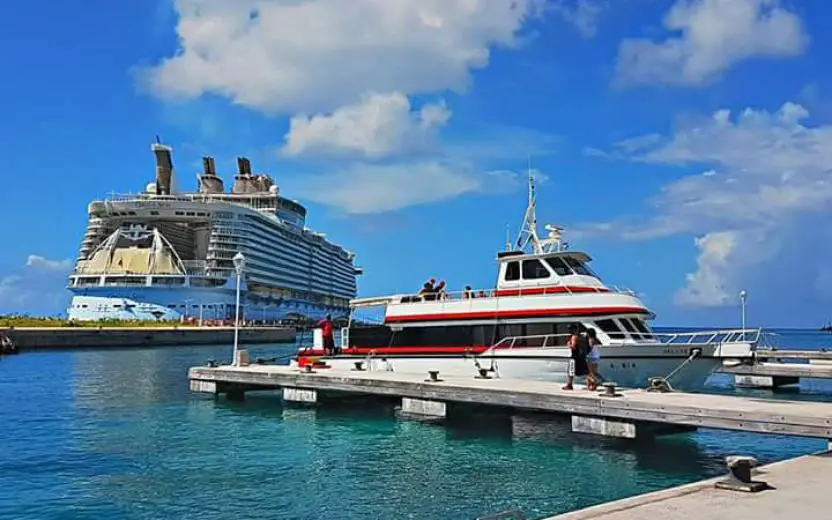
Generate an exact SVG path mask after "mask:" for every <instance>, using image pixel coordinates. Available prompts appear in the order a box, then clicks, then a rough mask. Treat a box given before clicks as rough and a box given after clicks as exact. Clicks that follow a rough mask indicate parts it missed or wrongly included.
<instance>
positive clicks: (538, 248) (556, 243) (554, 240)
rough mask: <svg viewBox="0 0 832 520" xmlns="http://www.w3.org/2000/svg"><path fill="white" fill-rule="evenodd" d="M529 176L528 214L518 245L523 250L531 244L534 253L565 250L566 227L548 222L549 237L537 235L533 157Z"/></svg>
mask: <svg viewBox="0 0 832 520" xmlns="http://www.w3.org/2000/svg"><path fill="white" fill-rule="evenodd" d="M528 176H529V205H528V206H527V207H526V215H525V216H524V217H523V225H522V226H521V228H520V235H519V236H518V237H517V244H516V245H517V247H518V248H519V249H520V250H521V251H525V250H527V247H528V246H529V245H530V246H531V252H532V253H534V254H540V253H551V252H553V251H556V252H560V251H564V250H565V249H566V247H568V244H566V243H565V242H564V241H563V231H564V229H563V228H562V227H560V226H553V225H548V224H547V225H546V226H545V228H546V231H547V232H548V235H547V237H546V238H545V239H542V240H541V238H540V237H539V236H538V235H537V195H536V192H535V177H534V173H533V170H532V160H531V157H529V164H528Z"/></svg>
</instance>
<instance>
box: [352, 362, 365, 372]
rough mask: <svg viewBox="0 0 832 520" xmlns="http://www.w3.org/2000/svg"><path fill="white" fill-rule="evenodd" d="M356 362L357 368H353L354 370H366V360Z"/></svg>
mask: <svg viewBox="0 0 832 520" xmlns="http://www.w3.org/2000/svg"><path fill="white" fill-rule="evenodd" d="M354 364H355V368H353V370H357V371H358V372H363V371H364V362H363V361H356V362H355V363H354Z"/></svg>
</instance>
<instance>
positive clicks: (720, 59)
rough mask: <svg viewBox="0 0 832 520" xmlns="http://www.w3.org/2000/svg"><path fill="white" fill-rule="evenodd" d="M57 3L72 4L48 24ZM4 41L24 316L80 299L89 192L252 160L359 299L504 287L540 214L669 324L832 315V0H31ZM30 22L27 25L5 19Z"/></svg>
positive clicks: (1, 58) (10, 196) (12, 243)
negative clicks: (743, 309)
mask: <svg viewBox="0 0 832 520" xmlns="http://www.w3.org/2000/svg"><path fill="white" fill-rule="evenodd" d="M44 13H49V16H44ZM3 16H4V20H5V21H6V22H7V23H5V24H4V26H5V29H4V30H3V31H2V32H0V45H1V46H2V48H3V49H4V51H5V52H4V53H2V55H0V65H1V66H2V67H0V69H1V70H3V71H4V72H5V74H4V77H3V79H2V81H0V108H2V114H3V117H2V118H0V139H2V142H3V145H2V146H0V171H2V172H3V177H2V178H3V179H4V186H3V189H2V190H0V219H2V222H3V223H4V224H3V226H2V234H3V251H4V254H3V255H0V313H12V312H21V313H30V314H57V313H60V312H62V311H64V310H65V307H66V304H67V303H68V300H69V297H70V294H69V292H68V291H67V290H66V289H65V285H66V276H67V274H68V272H69V271H70V270H71V269H72V265H73V264H74V261H75V258H76V257H77V254H78V250H79V248H80V243H81V239H82V236H83V233H84V230H85V225H86V219H87V214H86V211H87V205H88V203H89V202H90V201H91V200H93V199H98V198H101V197H106V196H108V195H110V194H112V193H128V192H136V191H140V190H142V189H143V187H144V186H145V185H146V184H147V183H148V182H150V181H152V180H153V177H154V163H153V156H152V154H151V152H150V144H151V143H152V142H153V141H154V140H155V137H156V136H157V135H158V136H160V137H161V138H162V140H163V141H164V142H165V143H166V144H169V145H171V146H172V147H173V149H174V164H175V166H176V168H177V173H178V178H179V182H180V186H181V188H182V189H195V188H196V173H197V172H198V171H199V169H200V158H201V157H202V156H203V155H206V154H210V155H212V156H214V157H216V161H217V168H218V170H219V173H220V175H221V176H224V177H225V178H226V179H230V178H232V176H233V173H234V171H235V160H236V157H238V156H241V155H245V156H247V157H250V158H251V161H252V164H253V166H254V168H255V170H257V171H263V172H266V173H268V174H269V175H271V176H273V177H274V179H275V181H276V183H277V184H278V185H279V187H280V189H281V192H282V193H283V194H284V195H286V196H288V197H290V198H296V199H298V200H300V201H301V202H303V203H304V204H305V205H307V207H308V208H309V215H308V219H307V223H308V225H310V226H311V227H312V228H314V229H315V230H317V231H321V232H324V233H326V234H327V236H328V237H329V238H330V239H332V240H333V241H335V242H337V243H339V244H341V245H343V246H344V247H346V248H347V249H349V250H351V251H354V252H355V253H356V254H357V263H358V264H359V265H361V266H362V267H363V268H364V269H365V275H364V276H363V277H361V278H360V280H359V293H360V294H361V295H376V294H385V293H389V292H393V291H397V292H400V291H409V290H414V291H415V290H417V289H418V288H419V287H420V286H421V284H422V283H423V282H424V280H425V279H426V278H428V277H431V276H433V277H437V278H441V279H445V280H447V282H448V284H449V285H450V287H451V288H452V289H461V288H462V287H463V286H464V285H466V284H470V285H472V286H474V287H493V285H494V283H495V278H496V260H495V259H496V253H497V251H499V250H501V249H503V248H504V244H505V240H506V231H507V226H508V229H509V230H510V233H511V236H512V237H515V236H516V234H517V232H518V231H519V226H520V224H521V221H522V217H523V212H524V210H525V206H526V191H525V190H526V187H525V183H526V173H527V170H528V169H529V165H530V166H531V168H532V169H533V170H534V171H535V172H536V174H537V176H538V179H539V187H538V204H537V207H538V219H539V221H540V223H541V226H542V224H543V223H552V224H558V225H562V226H564V227H565V228H566V232H565V234H566V240H567V241H569V243H570V246H571V249H573V250H581V251H585V252H587V253H589V254H590V255H591V256H592V257H593V262H592V266H593V268H594V269H595V270H596V271H597V272H598V273H599V274H600V275H601V276H602V278H603V280H604V281H605V282H606V283H608V284H610V285H615V286H619V287H627V288H630V289H632V290H634V291H636V292H637V293H638V294H639V295H640V296H641V298H642V299H643V300H644V302H645V303H646V304H647V305H648V306H649V307H650V308H651V309H652V310H653V311H654V312H655V313H656V314H657V319H656V324H657V325H673V326H715V327H716V326H720V327H721V326H739V324H740V300H739V296H738V294H739V292H740V291H741V290H746V291H747V293H748V323H749V325H752V326H765V327H782V326H794V327H817V326H820V325H822V324H824V323H827V322H828V321H830V320H832V305H830V304H832V263H830V262H829V261H828V260H827V259H828V258H829V256H830V253H832V246H831V245H830V244H832V226H830V224H832V214H830V211H829V208H830V202H832V176H831V175H830V172H832V69H830V68H829V67H828V63H829V62H830V59H831V58H832V56H830V55H831V54H832V34H830V33H829V31H827V30H826V25H827V24H826V23H825V22H824V21H825V20H828V19H829V17H830V16H832V3H829V2H825V1H821V0H804V1H798V0H123V1H120V2H112V1H104V0H87V1H86V2H83V3H81V4H77V3H73V2H53V1H46V0H29V1H27V2H14V3H10V4H9V5H6V6H4V15H3ZM8 22H10V23H8Z"/></svg>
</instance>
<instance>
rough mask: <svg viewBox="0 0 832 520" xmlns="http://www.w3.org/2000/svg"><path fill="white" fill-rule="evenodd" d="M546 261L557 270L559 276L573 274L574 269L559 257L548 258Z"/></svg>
mask: <svg viewBox="0 0 832 520" xmlns="http://www.w3.org/2000/svg"><path fill="white" fill-rule="evenodd" d="M546 263H547V264H549V266H550V267H551V268H552V269H554V270H555V272H556V273H557V274H558V276H569V275H570V274H572V269H569V266H568V265H566V262H564V261H563V260H561V259H560V258H558V257H552V258H547V259H546Z"/></svg>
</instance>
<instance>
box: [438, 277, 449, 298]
mask: <svg viewBox="0 0 832 520" xmlns="http://www.w3.org/2000/svg"><path fill="white" fill-rule="evenodd" d="M447 296H448V294H447V293H446V292H445V280H442V281H441V282H439V285H437V286H436V299H437V300H444V299H445V298H447Z"/></svg>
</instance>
